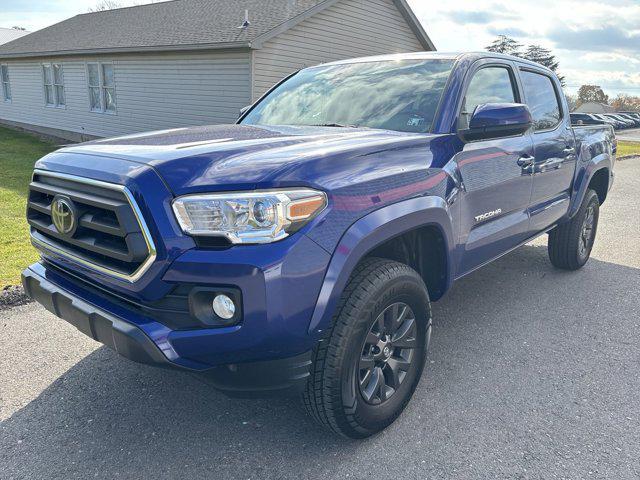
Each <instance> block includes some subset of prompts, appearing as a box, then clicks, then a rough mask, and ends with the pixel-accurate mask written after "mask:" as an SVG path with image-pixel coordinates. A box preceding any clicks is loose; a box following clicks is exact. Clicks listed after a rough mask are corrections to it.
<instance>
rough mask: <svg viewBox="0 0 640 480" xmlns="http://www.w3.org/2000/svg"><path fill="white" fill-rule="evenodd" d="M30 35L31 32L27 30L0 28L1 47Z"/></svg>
mask: <svg viewBox="0 0 640 480" xmlns="http://www.w3.org/2000/svg"><path fill="white" fill-rule="evenodd" d="M28 33H30V32H27V31H26V30H16V29H15V28H4V27H0V45H2V44H3V43H7V42H10V41H12V40H15V39H16V38H20V37H24V36H25V35H27V34H28Z"/></svg>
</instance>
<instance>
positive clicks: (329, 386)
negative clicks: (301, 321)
mask: <svg viewBox="0 0 640 480" xmlns="http://www.w3.org/2000/svg"><path fill="white" fill-rule="evenodd" d="M405 307H408V309H407V308H405ZM394 329H395V330H394ZM430 333H431V306H430V302H429V295H428V293H427V288H426V286H425V284H424V282H423V280H422V278H421V277H420V275H419V274H418V273H417V272H416V271H415V270H413V269H411V268H410V267H408V266H407V265H404V264H402V263H398V262H394V261H390V260H384V259H377V258H371V259H366V260H364V261H363V262H361V263H360V264H359V265H358V266H357V267H356V269H355V270H354V272H353V274H352V275H351V278H350V280H349V282H348V284H347V287H346V288H345V290H344V292H343V294H342V297H341V299H340V302H339V305H338V308H337V310H336V314H335V315H334V317H333V320H332V325H331V328H330V329H328V331H327V333H326V335H325V337H324V338H323V339H322V340H321V341H320V342H319V344H318V346H317V347H316V349H315V351H314V360H313V366H312V371H311V376H310V378H309V381H308V383H307V386H306V390H305V392H304V393H303V402H304V405H305V408H306V410H307V411H308V412H309V414H310V415H311V416H312V417H313V418H314V419H315V420H316V421H317V422H318V423H319V424H321V425H322V426H324V427H327V428H329V429H331V430H333V431H334V432H336V433H338V434H340V435H343V436H345V437H349V438H365V437H368V436H370V435H373V434H375V433H377V432H379V431H381V430H383V429H384V428H386V427H387V426H389V425H390V424H391V423H393V421H394V420H395V419H396V418H397V417H398V416H399V415H400V414H401V413H402V411H403V410H404V408H405V407H406V406H407V404H408V403H409V400H410V399H411V397H412V395H413V392H414V391H415V389H416V386H417V385H418V382H419V381H420V377H421V374H422V370H423V368H424V364H425V359H426V353H427V348H428V342H429V338H430Z"/></svg>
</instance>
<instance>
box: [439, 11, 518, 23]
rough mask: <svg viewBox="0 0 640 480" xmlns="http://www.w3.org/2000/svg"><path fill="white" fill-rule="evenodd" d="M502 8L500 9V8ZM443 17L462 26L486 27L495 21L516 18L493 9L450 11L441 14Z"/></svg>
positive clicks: (507, 12) (508, 13)
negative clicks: (473, 24) (476, 25)
mask: <svg viewBox="0 0 640 480" xmlns="http://www.w3.org/2000/svg"><path fill="white" fill-rule="evenodd" d="M501 8H502V7H501ZM443 15H445V16H446V17H448V18H449V19H450V20H453V21H454V22H457V23H461V24H463V25H466V24H469V23H475V24H480V25H486V24H489V23H493V22H495V21H496V20H505V19H514V18H518V16H517V15H515V14H514V13H511V12H509V11H507V10H504V9H503V10H502V11H495V9H487V10H460V9H458V10H451V11H448V12H443Z"/></svg>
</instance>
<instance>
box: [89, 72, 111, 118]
mask: <svg viewBox="0 0 640 480" xmlns="http://www.w3.org/2000/svg"><path fill="white" fill-rule="evenodd" d="M87 78H88V85H89V106H90V108H91V111H92V112H103V113H115V112H116V82H115V78H114V75H113V64H111V63H88V64H87Z"/></svg>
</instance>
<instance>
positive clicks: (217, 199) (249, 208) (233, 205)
mask: <svg viewBox="0 0 640 480" xmlns="http://www.w3.org/2000/svg"><path fill="white" fill-rule="evenodd" d="M326 206H327V196H326V195H325V194H324V193H323V192H319V191H317V190H311V189H306V188H300V189H291V190H264V191H255V192H246V193H245V192H236V193H215V194H214V193H212V194H203V195H186V196H184V197H179V198H177V199H175V200H174V201H173V211H174V213H175V215H176V218H177V219H178V223H179V224H180V227H181V228H182V230H183V231H184V232H185V233H187V234H189V235H202V236H213V237H226V238H227V239H229V241H230V242H232V243H269V242H274V241H277V240H281V239H283V238H285V237H286V236H287V235H288V234H289V233H291V232H292V231H295V230H297V229H299V228H300V227H301V226H302V225H304V224H305V223H307V222H308V221H309V220H311V219H312V218H313V217H315V216H316V215H318V214H319V213H320V212H321V211H322V210H324V208H325V207H326Z"/></svg>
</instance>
